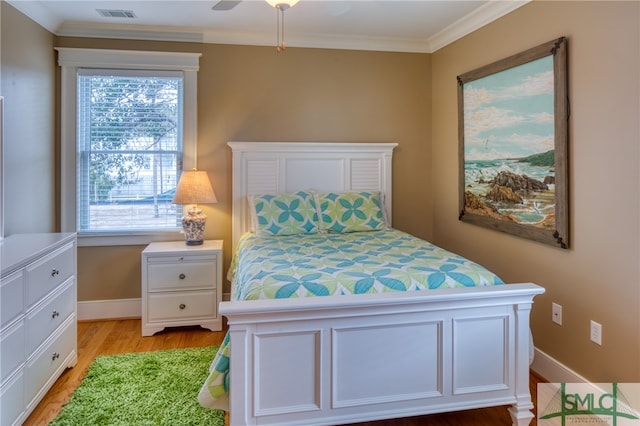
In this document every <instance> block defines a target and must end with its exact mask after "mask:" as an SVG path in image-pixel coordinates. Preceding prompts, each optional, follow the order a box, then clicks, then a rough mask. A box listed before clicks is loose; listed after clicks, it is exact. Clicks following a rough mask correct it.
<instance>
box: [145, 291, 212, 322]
mask: <svg viewBox="0 0 640 426" xmlns="http://www.w3.org/2000/svg"><path fill="white" fill-rule="evenodd" d="M217 303H218V301H217V300H216V291H215V290H210V291H189V292H185V293H158V294H150V295H149V312H148V314H149V318H148V319H149V321H163V320H176V319H189V318H198V317H215V316H216V311H217Z"/></svg>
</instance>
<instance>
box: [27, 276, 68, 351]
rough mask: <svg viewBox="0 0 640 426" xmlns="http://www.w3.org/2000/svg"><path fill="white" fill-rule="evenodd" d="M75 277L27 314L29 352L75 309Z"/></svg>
mask: <svg viewBox="0 0 640 426" xmlns="http://www.w3.org/2000/svg"><path fill="white" fill-rule="evenodd" d="M74 279H75V278H74V277H72V278H70V279H69V280H67V282H66V283H65V284H64V285H63V286H61V287H60V288H59V289H57V290H56V292H55V293H54V294H53V295H52V297H51V298H50V299H48V300H47V301H46V303H43V304H42V305H41V306H38V307H37V308H36V309H34V310H33V311H31V312H29V313H28V314H27V317H26V328H27V353H31V352H33V351H34V350H36V349H37V348H38V346H40V344H42V342H43V341H44V340H45V339H46V338H47V337H49V336H50V335H51V334H52V333H53V332H54V331H55V329H56V328H58V327H59V326H60V324H62V323H63V322H64V320H66V319H67V318H68V317H69V315H71V314H72V313H73V312H74V311H75V309H74V305H75V300H76V295H75V286H74Z"/></svg>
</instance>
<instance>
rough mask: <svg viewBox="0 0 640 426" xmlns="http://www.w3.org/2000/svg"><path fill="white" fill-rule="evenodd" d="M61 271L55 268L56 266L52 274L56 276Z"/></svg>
mask: <svg viewBox="0 0 640 426" xmlns="http://www.w3.org/2000/svg"><path fill="white" fill-rule="evenodd" d="M59 273H60V271H59V270H57V269H55V268H54V269H52V270H51V276H52V277H55V276H56V275H58V274H59Z"/></svg>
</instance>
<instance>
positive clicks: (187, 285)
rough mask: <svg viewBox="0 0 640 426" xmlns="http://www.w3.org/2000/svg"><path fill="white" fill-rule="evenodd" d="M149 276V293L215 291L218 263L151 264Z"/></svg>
mask: <svg viewBox="0 0 640 426" xmlns="http://www.w3.org/2000/svg"><path fill="white" fill-rule="evenodd" d="M214 260H215V258H214ZM147 274H148V283H149V284H148V285H149V287H148V290H149V291H167V290H185V289H214V288H215V287H216V280H217V279H216V277H217V271H216V262H215V261H212V260H210V261H208V262H204V261H202V262H198V261H191V260H189V261H183V262H179V263H161V262H153V263H152V262H149V264H148V269H147Z"/></svg>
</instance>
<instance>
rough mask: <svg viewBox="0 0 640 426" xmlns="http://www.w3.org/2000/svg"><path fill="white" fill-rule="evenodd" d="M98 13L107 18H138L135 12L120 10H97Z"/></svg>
mask: <svg viewBox="0 0 640 426" xmlns="http://www.w3.org/2000/svg"><path fill="white" fill-rule="evenodd" d="M96 10H97V11H98V13H99V14H100V15H102V16H104V17H105V18H127V19H133V18H136V14H135V13H133V10H118V9H96Z"/></svg>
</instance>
